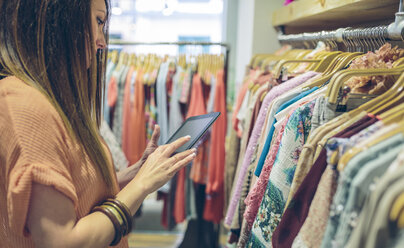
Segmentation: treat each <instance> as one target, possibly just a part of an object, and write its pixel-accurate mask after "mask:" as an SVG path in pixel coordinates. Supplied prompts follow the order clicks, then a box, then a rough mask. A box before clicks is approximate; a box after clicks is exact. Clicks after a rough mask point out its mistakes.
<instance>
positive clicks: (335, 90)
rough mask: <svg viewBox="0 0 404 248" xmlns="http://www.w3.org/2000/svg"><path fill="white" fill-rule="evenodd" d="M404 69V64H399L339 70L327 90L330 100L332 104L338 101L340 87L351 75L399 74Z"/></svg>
mask: <svg viewBox="0 0 404 248" xmlns="http://www.w3.org/2000/svg"><path fill="white" fill-rule="evenodd" d="M403 70H404V66H398V67H395V68H392V69H357V70H344V71H339V72H337V73H336V74H335V75H334V76H333V77H332V78H331V81H330V86H331V87H328V90H327V93H326V95H327V97H328V102H329V103H332V104H336V103H337V99H338V95H339V93H340V89H341V88H342V86H343V85H344V83H345V82H346V80H347V79H348V78H350V77H354V76H376V75H383V76H399V75H401V73H402V71H403Z"/></svg>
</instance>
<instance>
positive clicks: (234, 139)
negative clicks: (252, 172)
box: [224, 128, 240, 211]
mask: <svg viewBox="0 0 404 248" xmlns="http://www.w3.org/2000/svg"><path fill="white" fill-rule="evenodd" d="M226 143H227V144H226V165H225V175H224V176H225V177H224V194H225V197H224V211H226V210H227V206H228V204H229V200H230V196H231V195H230V194H231V187H232V185H233V180H234V177H235V175H236V169H237V160H238V157H239V154H240V138H239V137H238V135H237V132H236V130H234V128H231V130H230V135H229V137H228V140H227V141H226Z"/></svg>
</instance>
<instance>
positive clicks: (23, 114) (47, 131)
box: [0, 77, 66, 139]
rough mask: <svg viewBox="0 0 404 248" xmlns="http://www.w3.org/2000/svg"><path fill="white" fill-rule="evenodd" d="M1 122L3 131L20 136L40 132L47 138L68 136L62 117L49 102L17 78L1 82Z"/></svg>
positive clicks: (0, 125) (8, 78) (0, 127)
mask: <svg viewBox="0 0 404 248" xmlns="http://www.w3.org/2000/svg"><path fill="white" fill-rule="evenodd" d="M0 120H2V121H0V129H2V130H3V131H4V130H9V131H10V132H12V133H14V135H18V136H19V135H20V134H21V135H23V136H26V135H29V133H31V134H34V133H37V134H39V133H41V134H42V135H45V137H42V138H43V139H46V138H51V137H55V135H57V136H59V137H61V136H60V135H61V134H62V136H65V135H64V134H65V133H66V131H65V127H64V124H63V121H62V118H61V116H60V115H59V114H58V112H57V111H56V108H55V107H54V106H53V104H52V103H51V102H50V100H48V98H47V97H46V96H45V95H44V94H42V93H41V92H40V91H39V90H38V89H36V88H34V87H33V86H30V85H28V84H26V83H25V82H23V81H21V80H20V79H18V78H16V77H7V78H4V79H2V80H0ZM42 135H41V136H42Z"/></svg>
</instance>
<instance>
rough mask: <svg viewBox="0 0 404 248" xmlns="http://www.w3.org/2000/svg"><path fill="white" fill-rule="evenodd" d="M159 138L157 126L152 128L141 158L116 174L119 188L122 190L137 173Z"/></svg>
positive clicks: (156, 145)
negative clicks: (151, 133)
mask: <svg viewBox="0 0 404 248" xmlns="http://www.w3.org/2000/svg"><path fill="white" fill-rule="evenodd" d="M159 138H160V127H159V125H155V126H154V131H153V135H152V137H151V139H150V141H149V143H148V144H147V146H146V149H145V150H144V152H143V155H142V157H141V158H140V160H139V161H137V162H136V164H133V165H131V166H129V167H128V168H126V169H124V170H121V171H119V172H117V177H118V184H119V188H120V189H123V187H125V186H126V185H127V184H128V183H129V182H130V181H131V180H132V179H133V178H134V177H135V176H136V174H137V173H138V172H139V170H140V168H141V167H142V165H143V164H144V162H146V160H147V158H148V157H149V155H150V154H152V153H153V152H154V151H155V150H156V149H157V148H158V140H159Z"/></svg>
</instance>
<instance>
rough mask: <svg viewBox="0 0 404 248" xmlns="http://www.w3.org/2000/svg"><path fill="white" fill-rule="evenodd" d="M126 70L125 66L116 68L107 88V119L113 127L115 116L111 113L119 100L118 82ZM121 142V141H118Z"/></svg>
mask: <svg viewBox="0 0 404 248" xmlns="http://www.w3.org/2000/svg"><path fill="white" fill-rule="evenodd" d="M124 70H125V66H120V67H119V68H115V70H114V71H113V72H112V75H111V79H110V81H109V83H108V89H107V90H106V93H105V95H106V98H107V101H106V102H107V104H108V111H109V112H108V114H106V115H105V116H106V117H109V118H108V119H105V120H106V121H107V122H108V124H109V126H110V127H112V122H113V119H114V116H111V115H110V114H109V113H110V111H111V109H112V108H115V105H116V102H117V101H118V84H119V80H120V78H121V75H122V74H123V72H124ZM118 143H120V142H118Z"/></svg>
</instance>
